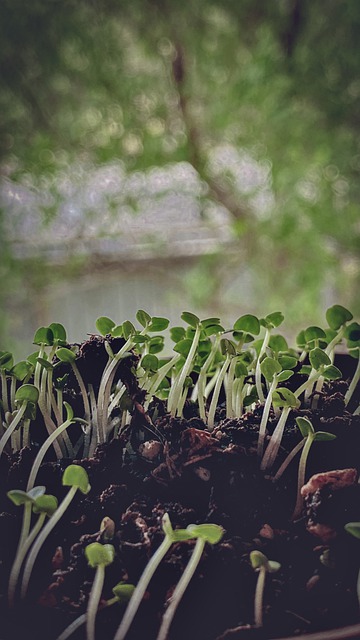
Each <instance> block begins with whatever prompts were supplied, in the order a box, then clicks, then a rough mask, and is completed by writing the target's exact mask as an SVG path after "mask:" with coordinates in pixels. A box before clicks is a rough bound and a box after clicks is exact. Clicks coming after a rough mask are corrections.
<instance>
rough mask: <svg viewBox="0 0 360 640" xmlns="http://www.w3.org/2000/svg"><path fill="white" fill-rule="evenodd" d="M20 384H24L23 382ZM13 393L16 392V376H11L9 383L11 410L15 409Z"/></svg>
mask: <svg viewBox="0 0 360 640" xmlns="http://www.w3.org/2000/svg"><path fill="white" fill-rule="evenodd" d="M22 384H24V382H23V383H22ZM15 394H16V378H15V376H11V383H10V405H11V411H13V410H14V409H15V407H16V404H15Z"/></svg>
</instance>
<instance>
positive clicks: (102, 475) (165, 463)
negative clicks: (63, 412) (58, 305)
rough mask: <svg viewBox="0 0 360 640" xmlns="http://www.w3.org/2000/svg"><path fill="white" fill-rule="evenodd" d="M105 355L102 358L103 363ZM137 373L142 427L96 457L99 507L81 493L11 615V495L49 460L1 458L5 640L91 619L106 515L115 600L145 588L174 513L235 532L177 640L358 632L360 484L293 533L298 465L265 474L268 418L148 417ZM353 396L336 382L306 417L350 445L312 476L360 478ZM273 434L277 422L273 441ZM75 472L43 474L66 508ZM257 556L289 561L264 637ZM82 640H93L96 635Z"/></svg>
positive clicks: (191, 599) (326, 496)
mask: <svg viewBox="0 0 360 640" xmlns="http://www.w3.org/2000/svg"><path fill="white" fill-rule="evenodd" d="M95 343H96V341H95V340H90V341H89V342H88V343H86V345H85V346H83V347H82V358H83V363H82V364H81V363H80V364H81V366H83V371H82V372H83V374H84V375H85V374H86V372H88V378H89V379H91V380H92V383H93V384H94V385H96V384H98V371H99V368H100V369H101V366H100V365H99V362H100V360H101V356H99V355H98V352H99V345H98V344H95ZM94 358H95V359H98V360H99V362H98V363H97V366H93V365H94ZM87 361H88V362H87ZM86 363H87V365H88V369H87V368H86V366H85V364H86ZM98 365H99V366H98ZM102 366H103V365H102ZM130 366H131V363H130V362H129V363H127V365H126V367H127V372H128V374H126V373H124V371H122V372H121V375H122V376H123V377H126V375H128V378H127V384H128V388H129V393H130V395H131V397H132V399H133V400H134V401H135V402H134V407H135V409H134V412H133V416H132V420H131V424H130V425H129V426H128V427H127V428H126V429H125V431H124V432H123V433H122V436H121V438H120V439H115V440H112V441H111V442H109V443H108V444H105V445H101V446H99V447H98V448H97V449H96V452H95V455H94V457H93V458H91V459H83V460H78V461H77V463H78V464H80V465H82V466H83V467H84V468H85V469H86V471H87V472H88V474H89V480H90V484H91V487H92V488H91V491H90V493H89V494H88V495H86V496H83V495H81V494H79V493H78V494H77V496H76V497H75V499H74V501H73V503H72V504H71V506H70V508H69V509H68V511H67V512H66V514H65V515H64V517H63V518H62V520H60V522H59V523H58V525H57V526H56V528H55V529H54V530H53V532H52V534H51V536H50V537H49V538H48V540H47V542H46V545H45V546H44V548H43V549H42V551H41V553H40V555H39V557H38V559H37V563H36V567H35V571H34V574H33V576H32V579H31V582H30V589H29V594H28V598H27V600H26V604H22V605H20V604H17V605H16V607H15V608H14V610H13V611H10V612H9V611H8V610H7V606H6V601H7V597H6V591H7V580H8V575H9V572H10V569H11V564H12V561H13V558H14V554H15V551H16V546H17V541H18V537H19V531H20V526H21V516H22V514H21V508H20V507H15V506H14V505H13V504H12V503H11V502H10V500H9V499H8V498H7V496H6V492H7V491H8V490H10V489H14V488H17V489H24V488H25V486H26V481H27V477H28V474H29V472H30V468H31V464H32V461H33V459H34V457H35V455H36V452H37V449H38V443H37V442H36V441H35V437H34V436H33V441H34V442H33V444H32V446H31V448H27V449H23V450H21V451H20V452H18V453H17V454H15V455H13V456H12V458H11V459H10V458H9V457H7V456H6V455H3V457H2V459H1V466H0V474H1V490H0V512H1V513H0V563H1V565H0V569H1V574H0V576H1V577H0V594H1V600H0V607H1V610H0V615H1V631H0V640H20V639H23V638H26V637H27V638H29V637H31V638H36V639H37V640H55V638H56V637H57V635H58V634H59V633H60V632H61V631H62V630H63V629H64V628H65V627H66V626H67V625H68V624H69V623H70V622H71V621H72V620H73V619H75V618H76V617H77V616H78V615H80V614H81V613H84V612H85V611H86V605H87V599H88V595H89V591H90V589H91V585H92V581H93V577H94V570H93V569H91V568H90V567H89V566H88V565H87V562H86V559H85V556H84V548H85V546H86V545H87V544H89V542H93V541H100V542H101V541H103V542H104V541H105V540H104V534H103V533H101V532H100V531H99V530H100V523H101V521H102V519H103V518H104V517H105V516H108V517H109V518H111V519H112V520H113V521H114V523H115V533H114V536H113V537H112V538H111V539H107V540H106V542H110V543H111V544H113V545H114V546H115V549H116V559H115V562H114V563H113V564H112V565H111V566H109V567H108V568H107V569H106V580H105V587H104V591H103V598H104V599H108V598H110V597H112V595H113V594H112V587H113V586H114V585H115V584H117V583H118V582H119V581H120V580H125V581H127V582H130V583H133V584H136V583H137V581H138V579H139V577H140V575H141V573H142V571H143V569H144V567H145V565H146V563H147V561H148V559H149V558H150V557H151V556H152V554H153V553H154V551H155V550H156V548H157V547H158V546H159V544H160V543H161V541H162V539H163V532H162V529H161V519H162V516H163V514H164V513H165V512H168V513H169V516H170V519H171V522H172V525H173V527H174V528H177V527H186V526H187V525H188V524H191V523H205V522H211V523H216V524H219V525H221V526H222V527H223V529H224V531H225V533H224V536H223V538H222V540H221V542H220V543H218V544H217V545H214V546H210V545H207V546H206V548H205V552H204V554H203V557H202V559H201V562H200V565H199V567H198V570H197V572H196V574H195V576H194V578H193V580H192V582H191V583H190V586H189V588H188V590H187V591H186V593H185V596H184V598H183V600H182V602H181V604H180V606H179V609H178V611H177V613H176V617H175V619H174V622H173V624H172V627H171V633H170V637H169V638H170V640H183V639H184V638H186V639H187V640H195V639H196V640H220V638H221V639H223V640H225V639H226V640H245V639H247V638H251V639H254V640H257V639H265V638H279V637H282V636H287V635H294V636H295V635H298V634H300V633H307V632H312V631H318V630H326V629H330V628H334V627H341V626H345V625H349V624H353V623H356V622H359V606H358V601H357V594H356V580H357V572H358V567H359V554H360V544H359V541H358V540H356V539H355V538H353V537H352V536H350V535H349V534H348V533H346V532H345V530H344V525H345V524H346V523H347V522H349V521H360V485H359V484H357V483H354V484H352V485H351V486H347V487H344V488H341V489H337V490H334V491H332V490H331V487H329V486H326V487H324V489H322V490H319V491H317V492H316V494H313V495H311V496H310V497H308V498H307V499H306V502H305V504H304V511H303V514H302V517H301V518H300V519H299V520H298V521H296V522H292V521H291V515H292V512H293V509H294V506H295V499H296V482H297V477H296V472H297V463H296V461H293V463H292V464H291V465H290V466H289V467H288V470H287V471H286V472H285V474H284V476H283V477H282V478H281V479H280V480H279V481H278V482H277V483H274V482H273V480H272V479H271V478H269V477H267V476H264V475H263V474H262V473H261V472H260V470H259V462H258V458H257V454H256V442H257V434H258V426H259V422H260V419H261V413H262V408H261V407H259V408H258V409H257V410H255V412H253V413H248V414H245V415H244V416H243V417H242V418H241V419H236V420H235V419H232V420H230V419H228V420H226V419H224V420H222V421H220V422H219V424H218V425H217V427H216V428H215V430H214V431H213V433H211V434H210V433H209V432H208V431H207V430H206V429H205V425H204V424H203V423H202V422H201V420H200V419H199V418H198V417H196V415H195V416H194V413H195V412H194V410H193V407H191V406H190V405H189V406H188V407H187V409H186V412H185V413H186V414H187V415H188V418H186V419H181V420H180V419H173V418H169V416H168V415H166V413H165V411H164V407H163V406H162V403H161V402H160V401H159V402H157V403H156V406H155V405H154V406H153V407H152V408H151V411H150V412H149V415H145V414H144V412H143V410H142V399H143V398H142V396H141V394H139V392H138V389H137V388H136V385H134V384H133V381H132V379H131V375H130ZM71 384H73V385H74V388H75V392H74V394H73V396H74V397H76V395H77V391H76V385H75V382H74V380H71V379H69V381H68V393H69V394H70V387H71ZM346 388H347V385H346V384H339V383H333V384H330V385H329V386H328V387H326V388H324V391H323V393H322V395H321V396H320V398H319V401H318V404H317V408H316V409H314V410H311V411H310V410H308V411H302V412H301V415H308V416H309V417H311V420H312V421H313V424H314V427H315V429H321V430H323V431H330V432H332V433H335V434H336V436H337V439H336V440H334V441H332V442H326V443H316V444H314V446H313V447H312V450H311V452H310V457H309V463H308V474H307V477H309V476H310V475H312V474H314V473H318V472H323V471H329V470H333V469H345V468H355V469H357V471H358V472H359V453H358V452H359V450H360V416H353V415H352V414H351V413H349V412H348V411H346V410H345V406H344V401H343V396H344V392H345V391H346ZM298 413H299V412H296V411H294V412H293V413H292V414H291V416H290V419H289V421H288V426H287V429H286V433H285V436H284V439H283V446H282V449H281V453H280V456H279V460H278V462H277V464H276V469H277V468H278V466H280V464H281V462H282V460H283V459H284V458H285V456H286V454H287V452H288V451H290V450H291V448H292V447H293V446H294V444H296V442H298V441H299V438H300V435H299V432H298V429H297V428H296V425H295V418H296V416H297V415H298ZM191 415H193V417H191ZM150 416H151V417H152V420H151V421H150ZM274 426H275V417H274V416H272V420H271V422H270V431H271V430H272V429H273V428H274ZM72 462H73V461H70V460H62V461H60V462H56V461H49V462H46V463H44V464H43V465H42V467H41V469H40V472H39V475H38V478H37V482H36V484H37V485H45V486H46V489H47V493H51V494H54V495H56V496H57V497H58V499H59V500H61V499H62V498H63V496H64V495H65V493H66V491H67V490H66V488H63V487H62V486H61V477H62V473H63V471H64V468H65V467H66V466H67V465H68V464H70V463H72ZM276 469H275V470H276ZM314 523H315V524H316V523H320V524H323V525H326V526H327V528H328V530H330V531H331V535H330V536H328V537H327V538H326V540H324V539H323V538H322V537H319V536H316V535H314V534H313V533H311V531H310V530H309V524H312V525H314ZM193 545H194V543H193V542H192V541H189V542H186V543H184V542H182V543H177V544H174V545H173V547H172V548H171V550H170V551H169V553H168V554H167V556H166V558H165V560H164V562H163V563H162V564H161V565H160V567H159V569H158V571H157V572H156V573H155V576H154V578H153V580H152V582H151V583H150V586H149V589H148V591H147V593H146V597H145V598H144V600H143V602H142V604H141V608H140V610H139V612H138V615H137V616H136V618H135V621H134V623H133V625H132V627H131V630H130V631H129V634H128V636H127V637H128V638H129V640H140V639H141V640H143V639H144V638H146V639H147V640H154V639H155V638H156V635H157V632H158V629H159V625H160V622H161V617H162V615H163V613H164V610H165V608H166V602H167V599H168V598H169V597H170V596H171V593H172V591H173V589H174V587H175V585H176V583H177V581H178V580H179V578H180V576H181V575H182V573H183V570H184V567H185V565H186V564H187V562H188V559H189V557H190V554H191V552H192V549H193ZM254 549H258V550H260V551H262V552H263V553H264V554H265V555H266V556H267V557H268V558H269V559H271V560H276V561H278V562H280V563H281V569H280V571H279V572H278V573H275V574H271V575H268V576H267V583H266V589H265V596H264V606H265V609H264V627H263V629H261V630H260V629H255V628H254V627H253V624H254V612H253V611H254V593H255V586H256V580H257V574H256V573H255V572H254V570H253V569H252V567H251V564H250V561H249V554H250V552H251V551H252V550H254ZM123 612H124V605H119V604H116V605H114V606H112V607H109V608H106V609H102V610H100V611H99V613H98V618H97V625H98V629H99V630H100V629H101V633H99V637H102V638H112V637H113V636H114V634H115V631H116V629H117V627H118V625H119V623H120V620H121V617H122V615H123ZM29 629H30V630H31V635H30V636H29ZM72 638H74V640H84V638H85V629H84V628H83V627H82V628H81V629H80V630H79V631H78V632H77V633H75V634H74V635H73V636H72Z"/></svg>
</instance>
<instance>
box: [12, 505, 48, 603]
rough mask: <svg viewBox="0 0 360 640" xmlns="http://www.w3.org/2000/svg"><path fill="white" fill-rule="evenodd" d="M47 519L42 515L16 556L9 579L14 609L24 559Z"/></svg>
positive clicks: (44, 514)
mask: <svg viewBox="0 0 360 640" xmlns="http://www.w3.org/2000/svg"><path fill="white" fill-rule="evenodd" d="M45 518H46V513H45V512H43V513H40V515H39V517H38V519H37V521H36V523H35V525H34V527H33V528H32V530H31V532H30V534H29V535H28V537H27V538H26V540H25V542H24V544H23V545H22V546H21V547H19V548H18V550H17V552H16V556H15V560H14V563H13V566H12V567H11V572H10V577H9V588H8V599H9V607H12V606H13V604H14V598H15V590H16V585H17V583H18V579H19V574H20V570H21V565H22V563H23V562H24V558H25V556H26V554H27V552H28V551H29V549H30V547H31V545H32V543H33V542H34V540H35V538H36V536H37V535H38V533H39V532H40V530H41V527H42V526H43V524H44V520H45Z"/></svg>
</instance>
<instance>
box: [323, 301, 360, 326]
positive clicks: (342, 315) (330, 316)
mask: <svg viewBox="0 0 360 640" xmlns="http://www.w3.org/2000/svg"><path fill="white" fill-rule="evenodd" d="M325 316H326V320H327V323H328V325H329V327H330V329H334V330H335V331H337V330H338V329H340V327H341V326H342V325H343V324H345V322H349V321H350V320H352V319H353V314H352V313H351V312H350V311H349V310H348V309H345V307H342V306H341V305H340V304H334V305H333V306H332V307H329V309H327V311H326V314H325Z"/></svg>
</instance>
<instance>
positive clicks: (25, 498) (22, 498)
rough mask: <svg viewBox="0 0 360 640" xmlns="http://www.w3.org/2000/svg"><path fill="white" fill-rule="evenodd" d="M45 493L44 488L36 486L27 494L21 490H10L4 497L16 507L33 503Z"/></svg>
mask: <svg viewBox="0 0 360 640" xmlns="http://www.w3.org/2000/svg"><path fill="white" fill-rule="evenodd" d="M45 491H46V488H45V487H44V486H38V487H33V488H32V489H31V490H30V491H28V492H26V491H22V490H21V489H11V490H10V491H8V492H7V494H6V495H7V496H8V498H10V500H11V501H12V502H13V503H14V504H15V505H16V506H17V507H18V506H20V505H22V504H25V503H26V502H34V501H35V500H36V499H37V498H38V497H40V496H42V495H44V493H45Z"/></svg>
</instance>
